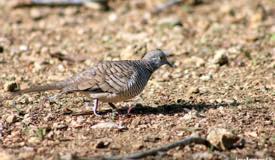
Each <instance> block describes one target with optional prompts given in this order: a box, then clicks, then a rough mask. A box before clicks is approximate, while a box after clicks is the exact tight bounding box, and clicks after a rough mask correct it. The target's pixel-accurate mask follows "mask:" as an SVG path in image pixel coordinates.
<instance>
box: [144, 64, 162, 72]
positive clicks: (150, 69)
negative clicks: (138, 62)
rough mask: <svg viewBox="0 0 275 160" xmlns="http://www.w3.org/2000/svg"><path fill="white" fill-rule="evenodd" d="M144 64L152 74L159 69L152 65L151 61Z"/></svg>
mask: <svg viewBox="0 0 275 160" xmlns="http://www.w3.org/2000/svg"><path fill="white" fill-rule="evenodd" d="M144 64H145V68H146V69H147V70H148V71H149V72H151V73H153V72H154V71H156V70H157V69H158V68H159V66H157V65H156V64H155V63H152V62H150V61H145V62H144Z"/></svg>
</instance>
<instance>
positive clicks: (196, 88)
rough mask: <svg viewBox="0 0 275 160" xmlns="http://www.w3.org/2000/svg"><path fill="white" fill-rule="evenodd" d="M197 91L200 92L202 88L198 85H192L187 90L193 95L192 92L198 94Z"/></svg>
mask: <svg viewBox="0 0 275 160" xmlns="http://www.w3.org/2000/svg"><path fill="white" fill-rule="evenodd" d="M197 93H200V89H199V88H198V87H190V88H189V89H188V91H187V92H186V94H187V95H188V96H191V95H192V94H197Z"/></svg>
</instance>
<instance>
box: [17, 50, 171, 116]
mask: <svg viewBox="0 0 275 160" xmlns="http://www.w3.org/2000/svg"><path fill="white" fill-rule="evenodd" d="M164 64H168V65H170V66H171V64H170V63H169V62H168V61H167V59H166V54H165V53H164V52H163V51H161V50H160V49H157V50H154V51H151V52H148V53H147V54H146V55H145V56H144V58H143V59H141V60H132V61H130V60H122V61H105V62H101V63H99V64H97V65H95V66H94V67H91V68H89V69H87V70H85V71H83V72H81V73H79V74H77V75H75V76H73V77H71V78H68V79H66V80H64V81H60V82H56V83H53V84H47V85H42V86H35V87H31V88H28V89H24V90H21V91H19V92H18V94H22V93H28V92H40V91H46V90H55V89H56V90H61V91H62V92H63V93H69V92H82V93H86V94H87V93H88V94H89V95H90V97H91V98H93V99H94V100H95V103H94V104H95V105H94V108H93V110H94V113H95V114H97V113H96V109H97V104H98V100H99V101H102V102H108V103H109V104H110V105H111V106H112V107H113V106H114V105H113V104H112V103H114V102H119V101H124V100H127V99H130V98H133V97H135V96H137V95H138V94H140V93H141V92H142V90H143V89H144V87H145V86H146V84H147V82H148V80H149V79H150V77H151V75H152V73H153V72H154V71H155V70H157V69H158V68H159V67H161V66H162V65H164Z"/></svg>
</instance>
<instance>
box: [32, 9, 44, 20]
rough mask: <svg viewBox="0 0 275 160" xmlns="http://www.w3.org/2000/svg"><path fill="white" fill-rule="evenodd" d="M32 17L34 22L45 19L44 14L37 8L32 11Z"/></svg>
mask: <svg viewBox="0 0 275 160" xmlns="http://www.w3.org/2000/svg"><path fill="white" fill-rule="evenodd" d="M30 16H31V17H32V19H33V20H36V21H37V20H40V19H42V18H43V14H42V12H41V10H39V9H37V8H32V9H31V10H30Z"/></svg>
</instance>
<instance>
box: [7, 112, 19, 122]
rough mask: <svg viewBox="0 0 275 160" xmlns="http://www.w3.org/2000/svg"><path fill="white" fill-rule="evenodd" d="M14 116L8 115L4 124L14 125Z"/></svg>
mask: <svg viewBox="0 0 275 160" xmlns="http://www.w3.org/2000/svg"><path fill="white" fill-rule="evenodd" d="M16 119H17V118H16V115H14V114H11V115H9V116H8V117H7V118H6V122H7V123H9V124H11V123H14V122H15V121H16Z"/></svg>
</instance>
